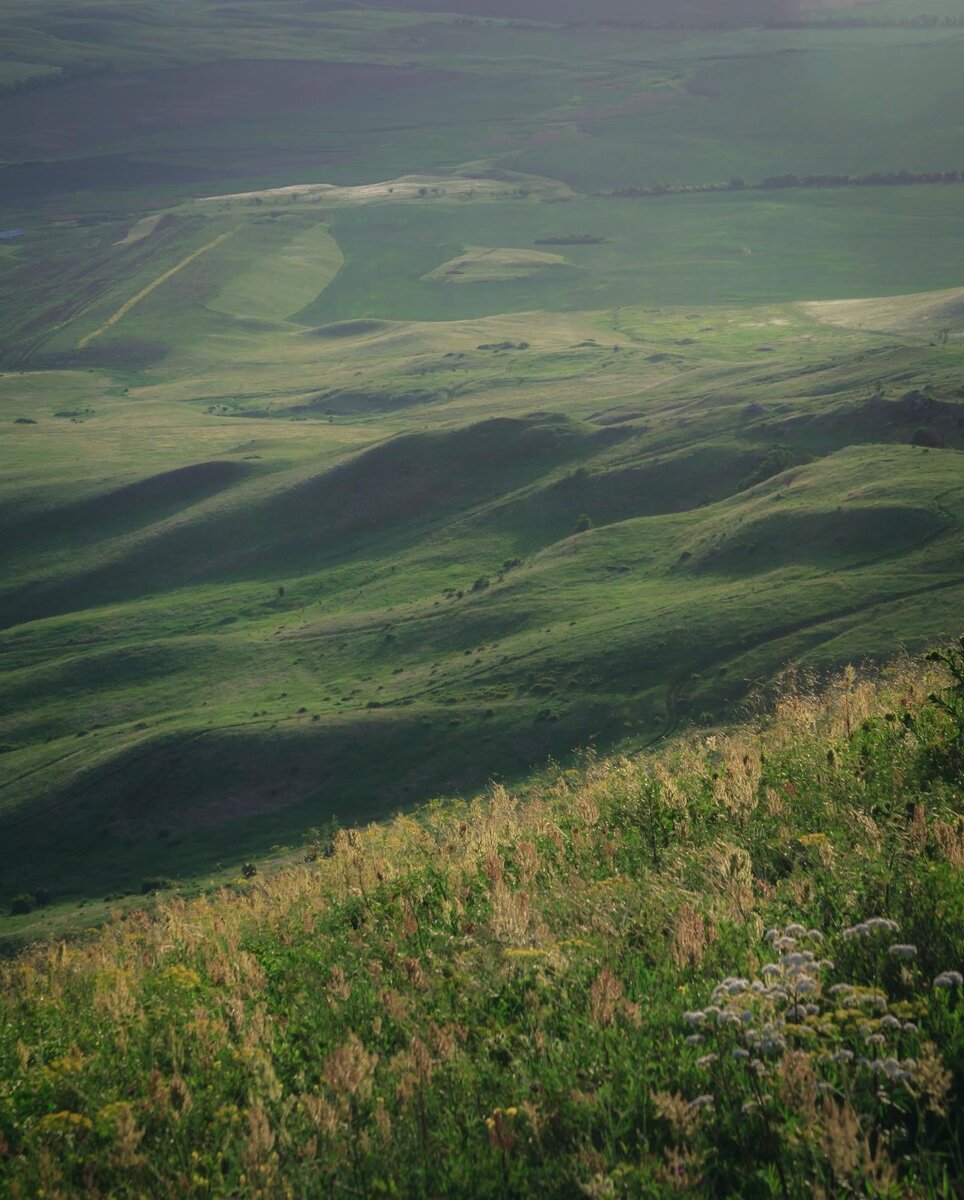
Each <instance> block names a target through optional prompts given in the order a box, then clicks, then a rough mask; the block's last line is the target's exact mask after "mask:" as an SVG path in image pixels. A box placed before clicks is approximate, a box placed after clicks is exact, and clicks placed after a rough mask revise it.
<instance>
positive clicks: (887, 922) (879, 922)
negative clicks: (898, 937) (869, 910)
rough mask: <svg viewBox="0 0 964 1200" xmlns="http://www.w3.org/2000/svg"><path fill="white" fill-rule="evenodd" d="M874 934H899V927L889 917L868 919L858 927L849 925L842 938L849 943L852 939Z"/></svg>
mask: <svg viewBox="0 0 964 1200" xmlns="http://www.w3.org/2000/svg"><path fill="white" fill-rule="evenodd" d="M875 933H900V926H899V925H898V924H897V922H896V921H892V920H891V919H890V918H889V917H869V918H868V919H867V920H866V921H861V922H860V924H859V925H851V927H850V928H849V929H845V930H844V931H843V936H844V941H847V942H849V941H851V940H852V939H853V938H868V937H871V936H872V935H873V934H875Z"/></svg>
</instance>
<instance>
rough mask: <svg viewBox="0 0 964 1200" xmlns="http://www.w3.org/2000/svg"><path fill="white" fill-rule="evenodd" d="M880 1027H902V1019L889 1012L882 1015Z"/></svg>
mask: <svg viewBox="0 0 964 1200" xmlns="http://www.w3.org/2000/svg"><path fill="white" fill-rule="evenodd" d="M880 1027H881V1029H900V1021H899V1020H898V1019H897V1018H896V1017H895V1016H892V1015H891V1014H890V1013H888V1014H887V1016H886V1017H881V1020H880Z"/></svg>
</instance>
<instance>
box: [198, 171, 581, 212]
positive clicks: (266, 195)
mask: <svg viewBox="0 0 964 1200" xmlns="http://www.w3.org/2000/svg"><path fill="white" fill-rule="evenodd" d="M520 188H522V189H523V190H525V191H526V192H527V193H528V194H532V193H533V192H535V193H537V196H538V198H539V199H546V198H548V197H562V196H569V195H570V194H571V190H570V189H569V187H567V186H566V185H565V184H562V183H556V182H555V181H552V180H546V179H532V180H529V179H525V180H523V177H521V176H520V181H519V182H518V183H517V182H515V181H514V180H513V181H511V182H506V181H505V180H500V179H473V178H461V177H459V176H454V175H403V176H401V177H400V178H398V179H386V180H383V181H382V182H381V183H366V184H362V185H360V186H357V187H339V186H337V185H335V184H331V183H296V184H292V185H290V186H289V187H280V188H264V189H262V190H261V191H255V192H234V193H230V194H228V195H224V196H203V197H201V199H200V200H199V201H198V203H199V204H211V203H215V202H218V201H220V202H234V201H248V202H252V201H258V200H261V201H265V200H268V201H272V200H275V201H285V202H290V201H292V200H315V201H319V202H323V203H324V204H325V205H326V206H328V207H332V208H355V207H358V206H362V205H366V204H386V203H389V202H391V201H396V202H397V201H406V202H408V201H428V200H495V199H500V198H505V197H507V196H518V193H519V189H520Z"/></svg>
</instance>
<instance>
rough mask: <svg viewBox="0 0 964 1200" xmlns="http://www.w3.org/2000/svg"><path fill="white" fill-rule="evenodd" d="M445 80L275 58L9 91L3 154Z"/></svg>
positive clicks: (65, 148)
mask: <svg viewBox="0 0 964 1200" xmlns="http://www.w3.org/2000/svg"><path fill="white" fill-rule="evenodd" d="M447 78H449V73H447V72H443V71H427V70H420V69H417V68H407V67H394V66H379V65H372V64H368V63H348V62H303V61H290V60H289V61H283V60H282V61H274V60H270V59H264V60H258V59H250V60H245V61H229V62H213V63H206V64H204V65H203V66H191V67H173V68H170V69H169V70H163V71H143V72H138V73H116V74H113V73H111V74H104V75H99V76H97V77H95V78H92V79H80V80H75V81H71V82H69V83H65V84H62V85H60V86H58V87H56V88H49V89H41V90H38V91H27V92H22V93H18V94H14V95H12V96H9V97H7V98H5V99H4V100H3V101H2V112H3V117H4V120H3V129H4V131H5V132H4V134H3V135H2V136H0V155H2V156H3V157H4V158H6V159H8V160H14V161H16V160H17V159H27V158H33V157H38V156H56V155H59V154H75V153H76V152H77V151H78V150H83V149H84V148H93V147H97V146H106V145H110V144H112V143H114V142H117V141H122V140H123V139H125V138H130V137H137V138H138V139H144V138H147V137H149V136H151V135H153V134H162V133H167V132H169V131H171V130H188V129H192V128H196V127H198V126H204V125H210V124H212V123H217V122H222V121H243V120H245V119H247V120H255V119H257V120H261V119H264V118H265V117H268V116H271V115H272V114H277V113H288V112H297V111H299V110H305V109H313V108H320V107H325V106H330V105H332V104H338V105H340V106H341V105H349V104H353V103H357V102H358V101H360V100H364V101H366V102H368V101H370V99H371V98H372V97H373V96H376V95H384V96H386V97H391V96H396V95H397V94H398V93H399V92H404V91H405V90H407V89H408V88H411V87H414V86H420V85H433V84H435V83H438V82H440V81H442V80H444V79H447Z"/></svg>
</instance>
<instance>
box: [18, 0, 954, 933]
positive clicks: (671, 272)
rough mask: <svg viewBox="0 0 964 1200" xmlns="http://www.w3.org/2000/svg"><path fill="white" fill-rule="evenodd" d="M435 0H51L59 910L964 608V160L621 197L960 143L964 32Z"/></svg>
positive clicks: (40, 253)
mask: <svg viewBox="0 0 964 1200" xmlns="http://www.w3.org/2000/svg"><path fill="white" fill-rule="evenodd" d="M907 7H908V8H909V9H911V8H913V9H914V11H915V12H916V11H917V10H919V11H920V12H931V11H933V8H932V7H927V6H926V5H924V4H918V5H916V6H913V5H912V6H907ZM437 8H438V6H434V5H426V7H425V9H424V10H423V9H418V8H416V7H414V6H410V5H406V6H400V5H399V6H386V7H378V8H361V7H352V6H348V7H346V8H344V9H338V8H336V7H332V6H328V5H321V6H319V5H303V4H296V3H294V0H290V2H289V0H286V2H285V3H281V4H272V5H270V6H269V5H266V4H263V3H254V2H251V3H239V4H232V5H230V6H229V5H207V4H200V3H196V2H195V0H180V2H179V3H178V4H176V5H173V6H172V5H168V4H165V5H161V4H153V3H148V2H146V0H145V2H144V3H140V4H137V5H129V4H124V5H121V4H98V5H93V4H91V5H86V4H81V5H77V6H76V7H75V8H72V9H71V10H70V13H69V14H68V13H65V11H64V10H63V8H62V7H60V6H55V5H53V4H47V3H39V4H30V5H26V4H16V3H13V2H12V0H11V2H9V3H7V4H5V6H4V11H5V14H6V15H7V16H8V17H9V28H10V34H11V36H10V38H9V40H8V42H7V45H6V48H5V51H4V54H5V56H6V57H5V58H4V60H3V62H2V64H0V66H2V68H3V71H2V74H0V86H4V87H6V90H5V91H3V92H2V93H0V117H2V118H3V119H2V128H3V131H4V132H3V134H2V135H0V164H2V165H0V218H2V219H0V227H2V228H3V229H14V228H21V229H22V230H23V233H24V235H23V236H22V237H20V238H16V239H12V240H10V241H7V242H2V243H0V247H2V248H0V371H2V373H0V439H2V446H3V454H2V461H0V554H2V571H0V662H2V676H0V749H2V751H3V753H2V754H0V842H2V844H3V846H4V849H5V853H4V855H3V862H2V865H0V902H2V905H3V909H4V911H6V910H7V909H8V908H9V906H10V904H11V902H12V901H13V900H14V898H15V897H17V896H22V895H24V894H32V895H34V896H35V897H36V896H38V895H48V896H49V897H50V900H51V903H50V904H48V905H41V906H40V907H37V908H35V909H34V910H33V911H31V912H28V913H21V914H19V915H12V916H10V917H5V918H4V919H3V932H4V934H5V936H7V937H8V938H9V939H10V940H12V941H22V940H25V939H29V938H31V937H34V936H36V935H38V934H40V933H42V932H44V931H45V930H60V929H64V928H74V927H76V926H77V925H79V924H84V923H93V922H96V921H97V920H99V919H101V918H102V916H103V914H104V912H105V906H107V905H109V904H114V903H118V902H120V903H122V904H124V903H126V904H132V903H134V902H135V900H134V899H132V897H134V898H137V897H139V896H140V893H141V889H142V886H147V887H148V890H150V888H149V884H150V881H151V880H152V879H154V880H156V879H158V878H159V877H163V878H164V879H168V880H172V881H176V882H177V884H178V885H179V886H181V887H183V888H198V887H202V886H204V885H205V884H206V883H207V882H208V881H217V880H222V879H228V878H233V877H235V876H236V875H237V872H238V869H239V865H240V864H241V863H242V862H247V861H254V862H262V861H263V860H264V859H265V858H267V857H270V856H272V855H276V854H280V853H283V852H284V851H283V850H282V849H281V848H282V847H290V846H292V845H298V844H299V842H300V839H301V837H302V834H303V833H304V831H305V830H307V829H309V828H311V827H316V826H320V825H322V824H323V823H324V822H327V821H329V820H331V819H332V818H334V819H336V820H337V821H339V822H341V823H342V824H343V825H349V826H350V825H356V824H363V823H365V822H368V821H370V820H377V819H381V818H383V817H386V816H388V815H390V814H392V813H393V812H396V811H398V810H407V809H410V808H412V807H413V806H415V805H417V804H419V803H421V802H424V801H426V800H429V799H431V798H433V797H437V796H440V795H444V796H453V795H458V794H465V793H468V792H470V791H472V790H474V789H477V788H480V787H482V786H483V785H484V784H485V783H486V782H487V781H489V780H492V779H501V780H504V781H506V782H509V783H513V784H515V783H519V782H520V781H522V780H524V779H525V778H527V777H528V776H529V775H530V774H531V772H532V771H533V770H538V769H540V768H542V767H543V766H544V765H545V764H546V763H547V762H549V761H550V760H553V759H554V760H565V761H568V756H570V755H572V754H574V753H577V752H579V751H582V750H585V748H587V747H594V748H596V749H598V750H600V751H608V750H610V749H612V748H614V747H623V748H629V749H640V748H642V747H645V746H649V745H654V744H656V743H658V742H661V741H663V740H665V739H667V738H670V737H671V736H673V735H675V734H676V733H677V732H679V731H680V730H682V729H684V728H686V727H687V726H689V725H692V724H698V723H710V724H719V723H724V724H725V723H727V722H730V721H732V720H733V719H734V718H735V716H736V714H738V713H739V712H740V711H741V710H740V705H741V704H742V703H743V702H744V701H745V699H746V697H747V696H748V695H749V694H750V693H751V692H752V691H753V690H754V689H755V688H759V687H760V686H763V685H765V684H766V683H767V681H769V680H771V679H772V678H773V676H774V675H775V673H777V672H778V671H780V670H781V669H783V668H784V667H785V666H786V665H787V664H788V663H795V664H798V665H799V666H800V667H801V668H806V669H812V670H813V671H815V672H818V673H824V672H830V671H832V670H834V669H836V668H838V667H840V666H842V665H843V664H845V663H847V662H849V661H853V660H861V659H864V658H870V659H873V658H877V657H880V656H882V655H888V654H890V653H892V652H893V650H894V648H895V647H896V646H898V645H901V644H904V645H906V646H908V647H909V648H910V649H912V650H917V649H919V648H921V647H923V646H925V645H929V644H932V643H933V642H935V641H936V640H938V639H940V638H941V637H943V636H946V635H950V634H955V633H957V632H959V629H958V626H959V624H960V611H961V601H962V597H964V574H962V571H961V563H962V561H964V542H962V533H961V519H962V515H964V472H962V469H961V464H962V451H964V390H962V375H961V367H962V363H961V353H962V351H961V328H962V326H961V315H962V313H964V300H962V296H964V293H962V291H961V285H962V284H964V279H962V277H961V272H960V266H959V264H960V262H961V252H962V249H964V240H962V233H961V229H962V227H964V226H962V220H961V218H962V215H964V183H961V182H959V181H958V180H957V179H956V178H951V177H949V178H948V180H947V182H933V183H922V182H918V183H914V184H902V185H899V186H894V185H891V186H883V185H878V184H868V185H856V184H854V185H850V186H835V187H812V186H811V187H781V188H778V189H759V188H757V187H750V186H748V187H746V188H739V187H733V188H730V189H729V190H721V191H717V192H699V193H685V192H678V191H674V192H672V193H671V194H667V195H661V196H639V195H637V196H633V195H625V194H624V195H613V194H612V193H613V192H614V191H618V190H619V189H621V188H623V189H625V188H632V187H636V188H641V187H651V186H653V185H658V184H667V185H671V186H672V187H674V188H676V187H680V186H683V185H692V186H705V185H707V184H712V183H719V184H721V185H726V184H727V183H728V181H730V180H732V179H734V178H735V177H739V178H742V179H743V180H744V181H745V183H746V184H748V185H753V184H758V183H760V182H761V181H763V180H766V179H767V178H768V177H771V176H774V175H779V174H786V173H794V174H797V175H800V176H804V175H817V174H821V173H826V174H835V173H842V174H847V175H854V176H857V175H861V176H866V175H872V174H873V173H874V172H880V173H884V174H887V173H894V172H898V171H900V170H907V171H910V172H914V173H915V174H927V173H938V174H942V173H945V172H947V173H951V172H960V170H961V169H962V168H964V156H962V155H961V129H960V117H959V114H960V112H961V106H960V103H959V99H960V96H959V92H960V87H961V85H960V81H959V71H958V69H957V68H958V64H959V60H960V50H961V46H962V40H961V39H962V36H964V29H962V28H959V27H958V26H957V25H951V24H941V23H938V24H935V25H931V26H926V27H921V26H917V25H914V26H910V27H907V26H900V25H898V24H895V23H894V20H893V15H892V13H891V9H890V8H888V7H887V6H886V5H883V4H881V5H876V4H871V5H867V6H864V7H862V8H861V9H860V10H859V11H860V13H862V14H868V13H869V14H871V15H873V14H876V15H877V16H878V17H879V22H878V23H877V24H873V23H870V24H868V25H867V26H866V27H841V28H832V27H831V26H830V25H829V23H828V21H827V19H826V14H825V13H814V14H812V17H813V20H812V22H811V24H810V26H809V27H808V26H806V25H803V26H795V27H793V28H765V27H764V24H763V22H762V21H761V19H760V14H759V12H758V11H757V12H755V13H754V12H753V11H752V6H748V7H747V9H746V10H741V13H742V15H741V16H740V17H739V18H738V17H734V20H733V21H732V22H731V23H730V24H731V26H732V27H729V28H725V29H719V28H713V27H711V26H710V24H709V18H708V17H707V15H706V12H705V11H701V7H700V5H699V4H693V5H691V6H687V7H686V9H685V13H686V20H685V21H683V20H682V18H681V17H680V12H681V11H682V10H677V9H674V10H673V11H672V12H670V11H669V10H668V9H667V8H666V6H664V5H656V4H654V5H652V6H650V7H645V8H644V12H643V13H642V14H640V13H639V12H638V11H637V6H627V5H625V4H623V5H620V4H618V3H615V2H614V3H613V4H611V5H610V6H609V7H608V8H606V7H605V6H604V7H603V9H601V10H600V12H599V14H598V18H597V20H596V21H595V22H593V23H591V24H571V23H567V22H568V20H569V19H568V18H567V19H566V20H563V19H562V17H561V16H560V15H559V14H557V15H556V16H555V17H553V16H552V14H547V12H546V11H545V10H544V7H541V6H539V5H537V4H535V3H533V4H532V6H531V7H530V8H527V9H526V11H525V13H524V14H522V15H521V17H520V16H519V14H518V13H517V17H518V18H519V19H515V20H507V19H505V17H506V14H505V13H504V12H501V11H496V10H495V9H493V10H492V11H491V12H490V13H483V14H482V16H481V17H471V18H466V17H465V15H464V14H460V12H456V13H452V12H449V11H447V10H446V11H444V12H442V11H437ZM734 11H735V10H734ZM674 14H675V15H674ZM905 15H908V14H907V13H904V12H903V10H902V11H901V13H900V14H898V17H902V16H905ZM910 15H913V13H911V14H910ZM941 15H943V10H941ZM950 15H955V14H953V13H951V14H950ZM630 17H633V18H636V17H645V18H646V21H647V22H648V24H647V23H643V22H642V21H641V20H635V19H634V20H632V21H630V20H629V18H630ZM619 22H622V24H619ZM24 80H27V81H28V83H29V86H26V87H25V86H24V85H23V81H24ZM761 95H764V96H768V97H769V96H772V97H773V102H772V103H766V104H761V101H760V97H761ZM851 302H854V303H851ZM858 302H859V303H858ZM105 898H109V899H105ZM118 898H121V899H120V900H118ZM124 898H126V899H124Z"/></svg>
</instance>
